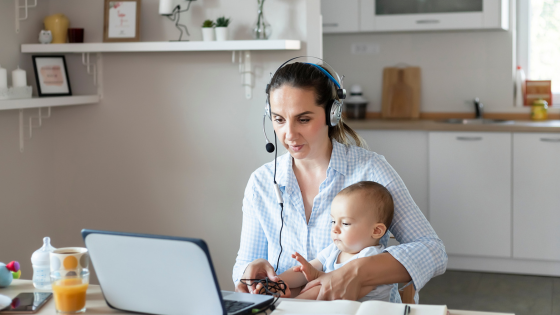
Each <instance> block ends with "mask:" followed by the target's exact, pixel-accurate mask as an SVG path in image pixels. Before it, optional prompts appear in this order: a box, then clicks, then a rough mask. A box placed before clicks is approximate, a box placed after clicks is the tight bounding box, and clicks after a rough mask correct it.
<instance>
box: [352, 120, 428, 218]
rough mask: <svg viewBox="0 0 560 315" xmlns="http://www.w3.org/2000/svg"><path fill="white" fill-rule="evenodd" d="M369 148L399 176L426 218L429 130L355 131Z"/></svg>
mask: <svg viewBox="0 0 560 315" xmlns="http://www.w3.org/2000/svg"><path fill="white" fill-rule="evenodd" d="M357 132H358V133H359V134H360V136H362V138H364V140H366V142H367V144H368V146H369V149H370V150H371V151H373V152H376V153H378V154H381V155H383V156H384V157H385V159H386V160H387V161H388V162H389V164H391V166H392V167H393V168H394V169H395V170H396V171H397V173H398V174H399V176H400V177H401V178H402V180H403V182H404V184H405V185H406V187H407V188H408V191H409V192H410V195H411V196H412V199H413V200H414V202H416V205H417V206H418V207H419V208H420V210H421V211H422V212H423V213H424V215H425V216H426V217H428V132H427V131H397V130H357Z"/></svg>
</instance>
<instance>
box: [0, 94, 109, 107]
mask: <svg viewBox="0 0 560 315" xmlns="http://www.w3.org/2000/svg"><path fill="white" fill-rule="evenodd" d="M98 102H99V95H79V96H60V97H34V98H23V99H12V100H0V110H8V109H27V108H44V107H55V106H71V105H85V104H95V103H98Z"/></svg>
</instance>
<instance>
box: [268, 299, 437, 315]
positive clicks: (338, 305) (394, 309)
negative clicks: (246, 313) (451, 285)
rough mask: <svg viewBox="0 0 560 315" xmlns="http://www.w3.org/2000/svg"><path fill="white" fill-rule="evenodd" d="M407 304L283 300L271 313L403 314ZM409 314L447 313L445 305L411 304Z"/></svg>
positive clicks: (299, 314)
mask: <svg viewBox="0 0 560 315" xmlns="http://www.w3.org/2000/svg"><path fill="white" fill-rule="evenodd" d="M404 307H405V304H398V303H389V302H383V301H368V302H363V303H360V302H354V301H342V300H338V301H328V302H325V301H320V302H319V301H302V300H300V301H298V300H293V301H287V300H284V301H282V302H281V303H280V304H279V305H278V307H277V308H276V310H275V311H274V312H272V314H271V315H304V314H314V315H331V314H340V315H378V314H379V315H402V314H403V313H404ZM410 307H411V311H410V314H409V315H447V307H446V306H445V305H410Z"/></svg>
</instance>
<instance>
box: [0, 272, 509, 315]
mask: <svg viewBox="0 0 560 315" xmlns="http://www.w3.org/2000/svg"><path fill="white" fill-rule="evenodd" d="M21 292H47V291H45V290H38V289H35V287H33V282H32V281H31V280H14V281H13V282H12V284H11V285H10V286H9V287H7V288H0V294H3V295H6V296H8V297H9V298H14V297H16V295H18V294H19V293H21ZM281 300H282V299H281ZM449 313H450V314H451V315H514V314H511V313H508V314H506V313H488V312H475V311H462V310H449ZM37 314H38V315H57V313H56V310H55V309H54V301H53V300H52V299H51V300H50V301H48V302H47V304H45V306H43V307H42V308H41V311H40V312H38V313H37ZM85 314H92V315H97V314H131V313H128V312H122V311H117V310H114V309H112V308H110V307H109V306H107V303H105V299H104V298H103V294H102V293H101V287H99V286H98V285H93V284H92V285H90V286H89V288H88V290H87V300H86V312H85Z"/></svg>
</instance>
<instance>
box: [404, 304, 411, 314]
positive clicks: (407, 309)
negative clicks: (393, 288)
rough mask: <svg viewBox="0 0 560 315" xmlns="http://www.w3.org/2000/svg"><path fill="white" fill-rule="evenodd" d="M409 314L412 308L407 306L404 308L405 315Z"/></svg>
mask: <svg viewBox="0 0 560 315" xmlns="http://www.w3.org/2000/svg"><path fill="white" fill-rule="evenodd" d="M408 314H410V306H408V305H405V306H404V315H408Z"/></svg>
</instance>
